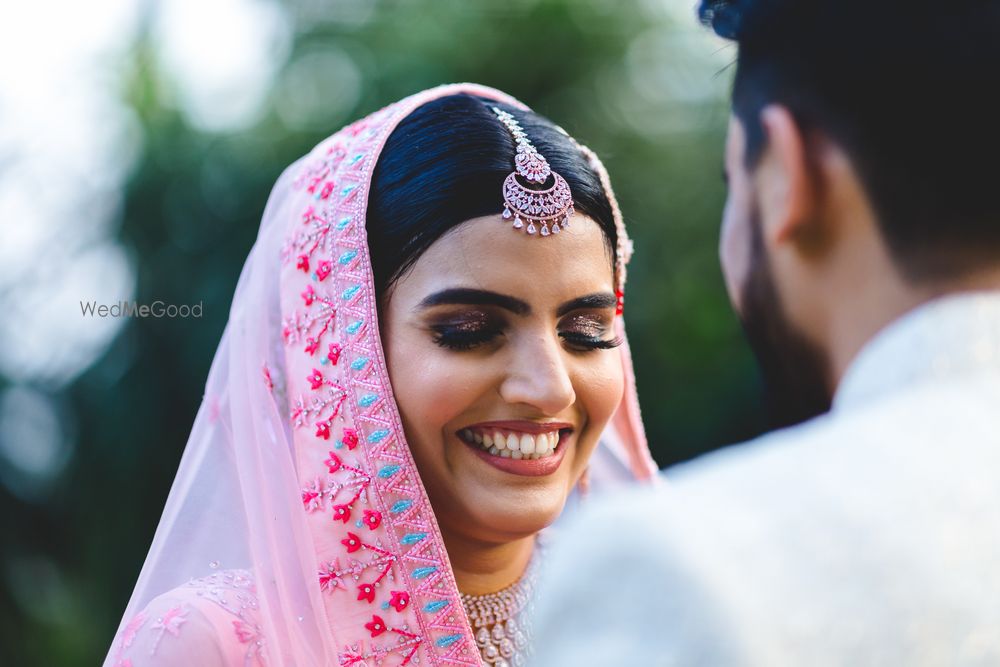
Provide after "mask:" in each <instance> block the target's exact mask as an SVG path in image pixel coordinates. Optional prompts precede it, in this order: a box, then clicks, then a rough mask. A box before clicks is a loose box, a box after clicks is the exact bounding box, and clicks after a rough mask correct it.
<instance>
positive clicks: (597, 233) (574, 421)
mask: <svg viewBox="0 0 1000 667" xmlns="http://www.w3.org/2000/svg"><path fill="white" fill-rule="evenodd" d="M613 285H614V281H613V273H612V264H611V259H610V257H609V253H608V251H607V249H606V245H605V240H604V236H603V234H602V232H601V230H600V228H599V227H598V226H597V224H596V223H595V222H593V221H592V220H590V219H588V218H585V217H582V216H579V215H578V216H576V217H575V218H574V219H573V224H572V225H571V226H570V227H569V228H568V229H567V230H566V231H564V232H563V233H561V234H559V235H558V236H551V237H546V238H542V237H538V236H528V235H527V234H525V233H523V232H515V231H514V230H512V229H511V227H510V225H509V223H503V222H501V220H500V217H499V216H488V217H484V218H477V219H475V220H470V221H468V222H465V223H463V224H461V225H459V226H457V227H456V228H454V229H453V230H451V231H450V232H449V233H448V234H446V235H445V236H443V237H442V238H440V239H439V240H438V241H436V242H435V243H434V244H433V245H432V246H431V247H430V248H428V249H427V251H426V252H424V254H423V255H421V256H420V258H419V259H418V260H417V261H416V263H415V264H414V265H413V267H412V268H411V270H410V271H409V272H407V273H406V274H405V275H404V276H403V277H402V278H401V279H400V280H399V281H398V282H397V283H396V285H395V286H394V287H393V289H392V291H391V293H390V294H389V297H388V301H387V302H386V303H384V304H383V323H382V327H383V328H382V334H383V341H384V346H385V349H386V355H387V358H388V366H389V375H390V379H391V380H392V387H393V391H394V393H395V396H396V402H397V404H398V405H399V410H400V413H401V415H402V419H403V426H404V429H405V431H406V435H407V439H408V441H409V445H410V450H411V451H412V452H413V457H414V459H415V460H416V464H417V467H418V469H419V471H420V475H421V478H422V480H423V482H424V484H425V486H426V488H427V492H428V494H429V495H430V499H431V503H432V505H433V506H434V510H435V514H436V516H437V517H438V521H439V522H440V524H441V526H442V529H443V530H445V531H446V533H452V534H458V535H462V536H463V537H465V538H467V539H474V540H482V541H487V542H502V541H507V540H511V539H516V538H519V537H524V536H526V535H530V534H531V533H534V532H536V531H538V530H540V529H541V528H543V527H545V526H546V525H548V524H550V523H552V522H553V521H554V520H555V519H556V517H558V516H559V513H560V512H561V511H562V508H563V505H564V503H565V501H566V498H567V496H568V494H569V493H570V491H571V490H572V488H573V486H574V485H575V484H576V482H577V481H578V480H579V478H580V476H581V474H582V473H583V471H584V470H585V468H586V466H587V461H588V459H589V458H590V455H591V454H592V453H593V451H594V448H595V447H596V446H597V441H598V437H599V436H600V433H601V431H602V430H603V429H604V427H605V425H606V424H607V422H608V420H609V419H610V418H611V416H612V414H613V413H614V410H615V408H616V407H617V406H618V404H619V402H620V400H621V398H622V392H623V391H624V377H623V370H622V364H621V359H620V356H619V352H618V350H616V349H613V346H614V345H615V344H616V343H617V341H616V340H615V334H614V326H613V324H614V318H615V295H614V287H613Z"/></svg>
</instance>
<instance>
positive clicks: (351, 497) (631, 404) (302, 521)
mask: <svg viewBox="0 0 1000 667" xmlns="http://www.w3.org/2000/svg"><path fill="white" fill-rule="evenodd" d="M460 92H465V93H471V94H475V95H479V96H482V97H485V98H489V99H495V100H498V101H501V102H504V103H507V104H511V105H517V106H523V105H521V104H520V103H519V102H517V101H516V100H513V99H512V98H510V97H509V96H507V95H505V94H503V93H501V92H499V91H496V90H493V89H490V88H486V87H483V86H478V85H473V84H456V85H449V86H441V87H439V88H434V89H431V90H427V91H424V92H422V93H419V94H417V95H414V96H412V97H409V98H406V99H404V100H402V101H400V102H398V103H396V104H393V105H391V106H389V107H386V108H384V109H382V110H380V111H377V112H375V113H373V114H372V115H370V116H368V117H367V118H364V119H363V120H360V121H358V122H356V123H354V124H352V125H349V126H347V127H345V128H344V129H342V130H341V131H339V132H337V133H336V134H334V135H333V136H331V137H329V138H328V139H326V140H324V141H323V142H322V143H320V144H319V145H318V146H317V147H316V148H315V149H314V150H313V151H312V152H311V153H310V154H309V155H308V156H306V157H304V158H303V159H301V160H299V161H298V162H296V163H295V164H293V165H292V166H291V167H290V168H289V169H287V170H286V171H285V172H284V173H283V174H282V176H281V177H280V178H279V179H278V182H277V184H276V185H275V187H274V190H273V191H272V193H271V197H270V199H269V200H268V204H267V208H266V210H265V212H264V217H263V221H262V223H261V227H260V232H259V236H258V238H257V241H256V243H255V244H254V247H253V249H252V250H251V252H250V256H249V258H248V259H247V262H246V264H245V266H244V268H243V272H242V274H241V276H240V280H239V284H238V285H237V288H236V293H235V296H234V298H233V303H232V308H231V311H230V317H229V322H228V324H227V327H226V330H225V333H224V334H223V337H222V342H221V343H220V345H219V348H218V351H217V352H216V355H215V359H214V361H213V363H212V368H211V371H210V373H209V378H208V383H207V386H206V391H205V396H204V400H203V402H202V405H201V408H200V409H199V411H198V415H197V417H196V419H195V423H194V428H193V430H192V433H191V436H190V439H189V441H188V443H187V447H186V449H185V451H184V455H183V457H182V459H181V463H180V468H179V470H178V472H177V476H176V478H175V480H174V484H173V487H172V488H171V490H170V495H169V497H168V499H167V502H166V506H165V508H164V511H163V515H162V518H161V520H160V523H159V526H158V527H157V531H156V535H155V537H154V539H153V544H152V547H151V548H150V551H149V554H148V556H147V558H146V561H145V564H144V565H143V568H142V571H141V573H140V575H139V580H138V583H137V584H136V587H135V590H134V592H133V594H132V597H131V599H130V601H129V604H128V607H127V608H126V610H125V614H124V616H123V619H122V622H121V625H120V626H119V630H118V633H117V634H116V636H115V639H114V642H113V645H112V647H111V649H110V651H109V653H108V656H107V658H106V660H105V662H104V665H105V666H106V667H109V666H112V665H115V666H118V665H120V666H122V667H142V666H143V665H174V664H187V665H206V664H213V665H216V664H218V665H222V664H225V665H230V664H232V665H265V664H266V665H271V666H273V667H288V666H295V667H312V666H319V665H333V664H339V665H376V664H384V665H408V664H411V665H418V664H419V665H467V666H473V665H478V664H479V662H478V660H479V652H478V650H477V648H476V644H475V639H474V637H473V634H472V631H471V629H470V626H469V623H468V621H467V620H466V617H465V614H464V612H463V609H462V604H461V601H460V597H459V592H458V589H457V587H456V585H455V580H454V577H453V575H452V570H451V567H450V565H449V561H448V554H447V553H446V551H445V547H444V543H443V541H442V538H441V534H440V531H439V530H438V526H437V522H436V520H435V517H434V513H433V511H432V508H431V506H430V503H429V501H428V499H427V494H426V492H425V490H424V487H423V485H422V483H421V480H420V477H419V475H418V472H417V469H416V467H415V465H414V462H413V459H412V457H411V455H410V452H409V449H408V447H407V444H406V440H405V436H404V434H403V429H402V426H401V423H400V417H399V413H398V411H397V408H396V404H395V401H394V400H393V394H392V389H391V387H390V384H389V376H388V373H387V370H386V364H385V358H384V355H383V351H382V348H381V344H380V339H379V330H378V322H377V319H376V312H377V311H376V301H375V295H374V290H373V280H372V270H371V265H370V260H369V254H368V246H367V239H366V229H365V219H366V217H365V216H366V208H367V201H368V190H369V187H370V183H371V178H372V172H373V170H374V168H375V164H376V162H377V160H378V157H379V154H380V153H381V150H382V147H383V145H384V144H385V141H386V139H387V138H388V136H389V134H390V133H391V132H392V131H393V129H394V128H395V127H396V125H397V124H398V123H399V121H400V120H401V119H403V118H405V117H406V116H407V115H408V114H409V113H411V112H412V111H413V110H414V109H416V108H417V107H418V106H420V105H422V104H424V103H426V102H428V101H430V100H433V99H436V98H438V97H441V96H445V95H451V94H455V93H460ZM583 150H586V149H583ZM587 153H588V156H590V157H591V160H592V164H594V166H595V168H597V169H598V170H599V173H600V174H601V176H602V179H603V180H604V183H605V188H606V189H607V192H608V195H609V198H610V199H611V201H612V203H613V207H614V212H615V216H616V219H617V220H618V222H619V230H620V234H621V236H622V243H621V244H620V247H619V256H620V259H621V261H620V266H619V273H620V274H621V275H620V277H619V280H620V282H621V281H622V280H623V279H624V262H625V260H627V255H628V251H629V249H628V248H627V237H625V236H624V228H623V227H622V226H621V223H620V217H621V216H620V213H619V212H618V209H617V205H616V204H614V196H613V194H612V193H611V191H610V185H609V184H608V182H607V175H606V173H605V172H604V170H603V167H602V166H600V163H599V161H597V160H596V156H593V154H592V153H589V151H587ZM498 194H499V188H498ZM499 204H500V201H499V199H498V206H499ZM619 326H621V318H619ZM620 333H621V334H622V335H623V336H624V329H623V328H622V330H621V332H620ZM620 349H621V358H622V363H623V365H624V367H625V375H626V392H625V396H624V399H623V401H622V405H621V407H620V409H619V410H618V413H617V414H616V415H615V417H614V418H613V421H612V424H610V425H609V427H608V429H607V431H606V433H605V436H606V437H602V443H601V446H600V447H599V448H598V451H597V453H596V454H595V459H594V461H593V463H592V467H593V468H594V469H595V470H594V472H595V475H594V478H595V482H594V483H595V485H596V484H598V483H600V482H602V481H604V480H606V479H609V478H612V477H614V476H615V475H614V470H613V469H614V468H616V467H617V468H618V469H619V470H620V471H622V472H623V473H624V474H625V475H626V476H631V477H632V478H636V479H643V480H646V479H651V478H652V477H653V475H654V473H655V471H656V466H655V464H654V463H653V460H652V458H651V457H650V455H649V450H648V448H647V445H646V439H645V434H644V432H643V429H642V423H641V421H640V418H639V411H638V402H637V399H636V393H635V384H634V375H633V371H632V362H631V357H630V354H629V351H628V346H627V345H623V346H622V347H621V348H620ZM619 476H621V475H619Z"/></svg>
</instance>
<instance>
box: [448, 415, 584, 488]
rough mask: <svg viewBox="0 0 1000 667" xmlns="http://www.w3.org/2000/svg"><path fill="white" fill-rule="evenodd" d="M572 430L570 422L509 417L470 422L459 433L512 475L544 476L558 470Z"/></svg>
mask: <svg viewBox="0 0 1000 667" xmlns="http://www.w3.org/2000/svg"><path fill="white" fill-rule="evenodd" d="M573 430H574V428H573V425H572V424H569V423H567V422H532V421H525V420H507V421H490V422H479V423H477V424H470V425H469V426H466V427H465V428H462V429H459V431H458V432H457V433H456V435H457V436H458V439H459V440H461V441H462V442H463V443H465V445H466V446H467V447H468V448H469V449H471V450H472V451H473V453H475V454H476V456H478V457H479V458H480V459H482V460H483V461H485V462H486V463H488V464H490V465H491V466H493V467H494V468H497V469H499V470H502V471H504V472H506V473H510V474H513V475H522V476H526V477H542V476H545V475H551V474H552V473H554V472H555V471H556V470H558V469H559V465H560V464H561V463H562V460H563V458H564V457H565V456H566V450H567V449H569V440H570V438H571V436H572V434H573Z"/></svg>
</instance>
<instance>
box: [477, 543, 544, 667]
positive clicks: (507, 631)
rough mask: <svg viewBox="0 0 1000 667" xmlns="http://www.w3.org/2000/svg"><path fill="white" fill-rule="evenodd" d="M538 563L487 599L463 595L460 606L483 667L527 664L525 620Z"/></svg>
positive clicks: (489, 594)
mask: <svg viewBox="0 0 1000 667" xmlns="http://www.w3.org/2000/svg"><path fill="white" fill-rule="evenodd" d="M536 548H537V545H536ZM538 560H540V559H538V558H535V557H532V559H531V563H530V564H529V565H528V569H527V571H526V572H525V573H524V576H522V577H521V578H520V579H519V580H517V581H515V582H514V583H513V584H511V585H510V586H508V587H507V588H504V589H503V590H500V591H497V592H496V593H488V594H486V595H467V594H465V593H462V606H463V607H465V614H466V616H468V617H469V623H470V624H471V625H472V630H473V632H474V633H475V637H476V645H477V646H479V654H480V657H481V658H482V661H483V664H484V665H491V666H492V667H522V665H524V664H525V663H526V662H527V658H528V654H529V650H530V646H531V630H530V627H529V624H528V623H525V622H524V620H525V618H526V617H528V616H530V615H531V612H532V606H533V605H532V597H533V593H534V591H535V580H536V577H537V572H536V570H537V567H536V563H537V561H538Z"/></svg>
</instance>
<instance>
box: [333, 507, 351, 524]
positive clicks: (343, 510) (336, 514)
mask: <svg viewBox="0 0 1000 667" xmlns="http://www.w3.org/2000/svg"><path fill="white" fill-rule="evenodd" d="M333 520H334V521H343V522H344V523H347V522H348V521H350V520H351V508H350V507H348V506H347V505H334V506H333Z"/></svg>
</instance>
